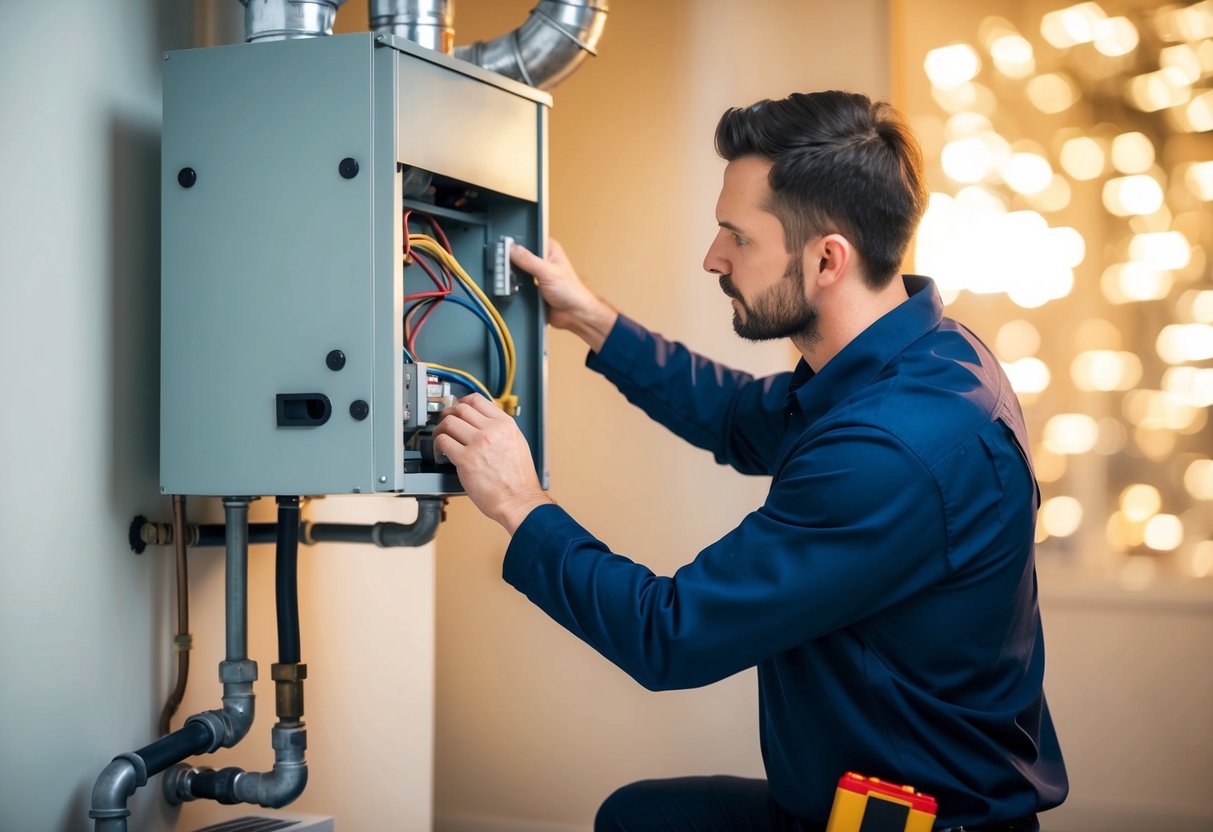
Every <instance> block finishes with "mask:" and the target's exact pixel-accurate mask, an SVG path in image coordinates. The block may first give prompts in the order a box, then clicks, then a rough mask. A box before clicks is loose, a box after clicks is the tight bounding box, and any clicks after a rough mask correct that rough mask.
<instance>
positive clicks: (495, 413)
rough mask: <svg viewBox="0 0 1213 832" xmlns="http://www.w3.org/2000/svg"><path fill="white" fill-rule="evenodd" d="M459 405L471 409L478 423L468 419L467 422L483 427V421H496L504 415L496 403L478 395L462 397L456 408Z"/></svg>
mask: <svg viewBox="0 0 1213 832" xmlns="http://www.w3.org/2000/svg"><path fill="white" fill-rule="evenodd" d="M460 405H466V406H468V407H470V408H472V409H473V411H474V412H475V413H476V416H477V418H478V420H479V421H475V422H472V420H471V419H468V421H469V422H472V423H473V424H476V425H483V424H484V420H485V419H496V418H498V417H500V416H504V415H505V411H503V410H502V409H501V407H500V406H499V405H498V404H497V403H496V402H494V401H489V400H488V399H486V398H485V397H484V396H482V395H480V394H479V393H472V394H470V395H467V396H464V397H463V398H462V399H460V400H459V404H458V405H456V407H459V406H460Z"/></svg>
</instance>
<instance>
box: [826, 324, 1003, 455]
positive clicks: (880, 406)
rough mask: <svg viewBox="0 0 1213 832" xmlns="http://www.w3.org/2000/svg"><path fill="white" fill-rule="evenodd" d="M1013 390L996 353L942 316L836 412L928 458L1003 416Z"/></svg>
mask: <svg viewBox="0 0 1213 832" xmlns="http://www.w3.org/2000/svg"><path fill="white" fill-rule="evenodd" d="M1008 397H1012V398H1013V397H1014V393H1013V392H1012V390H1011V387H1010V383H1009V381H1008V380H1007V377H1006V375H1005V374H1004V373H1003V371H1002V367H1001V366H1000V365H999V363H998V361H997V359H996V358H995V357H994V356H993V354H992V353H991V352H990V350H989V349H988V348H986V346H985V345H984V344H982V342H981V341H980V340H979V339H977V338H976V337H975V336H974V335H973V334H972V333H971V332H970V331H969V330H968V329H966V328H964V327H963V326H961V325H960V324H957V323H956V322H954V321H951V320H950V319H947V318H945V319H944V320H943V321H942V322H941V323H940V325H939V326H937V327H935V328H933V329H932V330H931V331H930V332H928V333H927V334H926V335H924V336H923V337H922V338H920V339H918V340H917V341H915V342H913V343H912V344H910V345H909V346H907V347H906V349H904V350H903V351H902V352H900V353H899V354H897V355H896V356H894V357H893V358H892V359H891V360H890V361H889V362H888V363H887V364H886V365H885V366H884V367H883V368H882V369H881V371H880V372H878V373H877V374H876V375H875V376H874V377H873V379H872V381H871V383H869V384H867V385H865V386H864V387H863V388H862V389H861V390H860V391H858V392H857V393H856V395H855V396H854V397H852V399H851V401H850V402H849V403H848V407H847V408H846V409H845V412H843V413H841V414H840V416H841V418H843V419H845V420H846V421H847V422H849V423H851V424H866V425H869V426H871V427H875V428H878V429H880V430H883V431H886V432H888V433H890V434H892V435H893V436H895V437H896V438H897V439H898V440H899V441H900V442H902V443H903V444H905V445H906V446H907V447H908V448H910V449H911V450H912V451H914V452H915V453H916V454H917V455H918V456H920V457H921V458H922V459H923V460H924V462H928V463H930V461H932V460H934V459H938V458H940V457H941V456H943V455H947V454H948V453H949V452H950V451H951V450H952V449H954V448H956V447H957V446H959V445H960V444H962V443H963V442H964V441H965V440H966V439H968V438H970V437H973V436H976V435H977V434H979V433H981V432H982V431H983V430H985V429H986V427H987V426H988V425H989V424H990V423H991V422H993V421H995V420H997V419H999V418H1003V414H1004V412H1005V411H1006V409H1007V407H1006V400H1007V398H1008Z"/></svg>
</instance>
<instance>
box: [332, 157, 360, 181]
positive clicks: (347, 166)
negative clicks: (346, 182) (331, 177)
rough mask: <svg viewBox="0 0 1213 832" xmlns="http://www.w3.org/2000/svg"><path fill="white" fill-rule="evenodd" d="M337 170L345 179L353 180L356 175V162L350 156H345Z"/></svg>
mask: <svg viewBox="0 0 1213 832" xmlns="http://www.w3.org/2000/svg"><path fill="white" fill-rule="evenodd" d="M337 170H338V171H339V172H340V173H341V175H342V177H344V178H345V179H353V178H354V177H355V176H357V175H358V160H357V159H355V158H353V157H352V156H346V157H345V158H344V159H342V160H341V164H339V165H338V166H337Z"/></svg>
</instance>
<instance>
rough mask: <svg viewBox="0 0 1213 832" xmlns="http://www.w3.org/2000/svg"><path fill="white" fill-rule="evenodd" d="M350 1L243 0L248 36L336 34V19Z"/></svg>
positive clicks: (272, 37)
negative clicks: (339, 10) (334, 22)
mask: <svg viewBox="0 0 1213 832" xmlns="http://www.w3.org/2000/svg"><path fill="white" fill-rule="evenodd" d="M345 2H346V0H240V5H242V6H244V39H245V40H246V41H248V42H249V43H252V42H253V41H256V40H294V39H298V38H316V37H323V36H324V35H331V34H333V20H334V19H335V18H336V17H337V10H338V9H339V8H341V7H342V6H343V5H345Z"/></svg>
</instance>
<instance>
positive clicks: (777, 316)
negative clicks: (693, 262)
mask: <svg viewBox="0 0 1213 832" xmlns="http://www.w3.org/2000/svg"><path fill="white" fill-rule="evenodd" d="M720 288H721V290H722V291H723V292H724V293H725V294H726V295H728V296H729V297H731V298H733V299H734V300H735V301H737V302H738V303H740V304H741V306H742V308H743V309H744V310H745V318H744V319H743V318H742V316H741V310H735V311H734V312H733V331H734V332H736V333H737V334H738V335H740V336H741V337H742V338H745V339H746V340H747V341H771V340H774V339H776V338H797V339H798V340H799V339H805V340H808V341H815V340H817V339H818V338H819V337H820V333H819V332H818V329H819V321H818V319H817V308H816V307H815V306H813V304H811V303H809V301H808V299H807V298H806V297H805V296H804V264H803V262H802V260H801V258H800V257H799V256H798V255H793V256H792V257H790V258H789V259H788V265H787V268H786V269H785V270H784V272H783V278H782V279H781V280H780V281H779V282H778V283H776V284H775V285H774V286H771V287H770V288H768V289H766V290H765V291H763V293H762V294H760V295H759V296H758V297H756V298H755V299H754V302H753V304H752V305H751V304H749V303H747V302H746V300H745V299H744V298H743V297H742V296H741V293H740V292H738V291H737V287H736V286H734V285H733V278H732V276H731V275H727V274H725V275H721V276H720Z"/></svg>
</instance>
